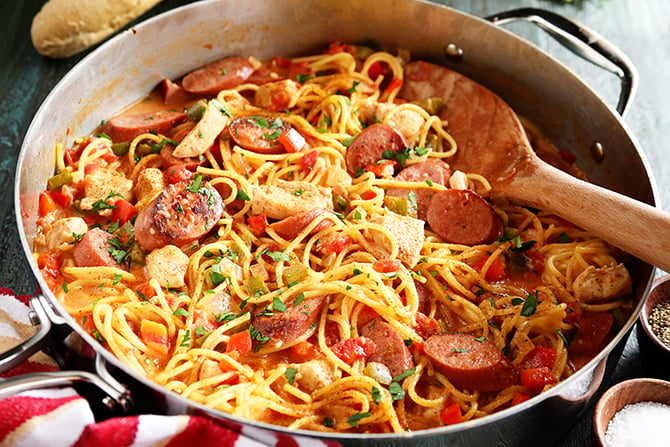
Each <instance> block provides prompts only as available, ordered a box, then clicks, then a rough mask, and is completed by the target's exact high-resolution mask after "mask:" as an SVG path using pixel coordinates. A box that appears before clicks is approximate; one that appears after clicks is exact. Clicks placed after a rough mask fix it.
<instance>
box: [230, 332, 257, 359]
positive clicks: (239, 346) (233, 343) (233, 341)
mask: <svg viewBox="0 0 670 447" xmlns="http://www.w3.org/2000/svg"><path fill="white" fill-rule="evenodd" d="M233 351H235V352H238V353H240V354H244V353H245V352H249V351H251V334H249V331H242V332H238V333H236V334H233V335H231V336H230V340H228V345H227V346H226V352H233Z"/></svg>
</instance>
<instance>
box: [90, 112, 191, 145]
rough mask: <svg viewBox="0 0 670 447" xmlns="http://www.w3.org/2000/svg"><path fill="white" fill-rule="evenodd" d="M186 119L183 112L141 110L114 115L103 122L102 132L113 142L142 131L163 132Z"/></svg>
mask: <svg viewBox="0 0 670 447" xmlns="http://www.w3.org/2000/svg"><path fill="white" fill-rule="evenodd" d="M185 120H186V114H185V113H183V112H167V111H159V112H141V113H135V114H132V115H121V116H117V117H114V118H112V119H110V120H109V121H107V122H106V123H105V124H103V126H102V129H101V130H100V131H101V132H102V133H104V134H106V135H108V136H109V137H110V138H111V139H112V141H114V142H115V143H120V142H123V141H131V140H132V139H133V138H135V137H136V136H138V135H142V134H143V133H149V132H151V133H159V134H164V133H166V132H167V131H168V130H170V129H171V128H172V127H174V126H175V125H177V124H179V123H181V122H182V121H185Z"/></svg>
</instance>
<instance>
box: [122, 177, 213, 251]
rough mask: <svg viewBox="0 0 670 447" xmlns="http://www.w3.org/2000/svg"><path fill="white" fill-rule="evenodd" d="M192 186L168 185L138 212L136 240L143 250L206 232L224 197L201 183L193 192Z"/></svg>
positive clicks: (195, 237) (187, 239) (189, 240)
mask: <svg viewBox="0 0 670 447" xmlns="http://www.w3.org/2000/svg"><path fill="white" fill-rule="evenodd" d="M191 185H193V184H191ZM191 185H189V184H188V183H186V182H181V183H175V184H171V185H168V187H167V188H165V189H164V190H163V192H161V193H160V194H159V195H158V197H156V198H155V199H154V200H153V201H152V202H151V203H149V204H148V205H147V206H146V207H144V208H142V211H140V213H139V214H138V215H137V218H136V220H135V239H137V242H139V243H140V245H141V246H142V247H143V248H144V249H145V250H154V249H156V248H160V247H163V246H165V245H167V244H175V245H177V246H181V245H184V244H187V243H189V242H192V241H194V240H196V239H198V238H200V237H202V236H204V235H205V234H206V233H208V232H209V231H210V230H211V229H212V228H213V227H214V226H215V225H216V223H217V221H218V220H219V219H220V218H221V215H222V214H223V200H222V199H221V196H220V195H219V193H218V192H217V191H216V189H214V188H212V187H210V186H209V185H206V184H204V183H203V184H202V185H200V187H199V188H198V189H197V192H193V191H191V190H190V189H194V188H192V187H191Z"/></svg>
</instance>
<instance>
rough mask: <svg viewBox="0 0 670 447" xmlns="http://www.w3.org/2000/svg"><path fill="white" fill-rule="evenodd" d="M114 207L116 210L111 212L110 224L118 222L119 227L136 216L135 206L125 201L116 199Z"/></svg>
mask: <svg viewBox="0 0 670 447" xmlns="http://www.w3.org/2000/svg"><path fill="white" fill-rule="evenodd" d="M114 206H115V207H116V208H115V209H113V210H112V222H116V221H117V220H118V221H119V225H123V224H125V223H126V222H128V221H129V220H130V219H132V218H133V217H134V216H135V215H136V214H137V211H136V210H135V206H134V205H133V204H132V203H130V202H128V201H127V200H125V199H118V200H117V201H116V202H114Z"/></svg>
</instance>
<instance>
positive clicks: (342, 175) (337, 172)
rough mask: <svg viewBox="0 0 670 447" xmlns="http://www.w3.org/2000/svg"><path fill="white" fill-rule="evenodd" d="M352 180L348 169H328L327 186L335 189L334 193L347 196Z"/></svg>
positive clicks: (335, 167) (337, 167) (334, 167)
mask: <svg viewBox="0 0 670 447" xmlns="http://www.w3.org/2000/svg"><path fill="white" fill-rule="evenodd" d="M351 183H352V178H351V176H350V175H349V173H348V172H347V170H346V169H342V168H340V167H339V166H333V167H330V168H328V174H327V175H326V186H329V187H331V188H333V192H335V193H337V194H340V195H345V194H346V193H347V189H346V187H347V186H351Z"/></svg>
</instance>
